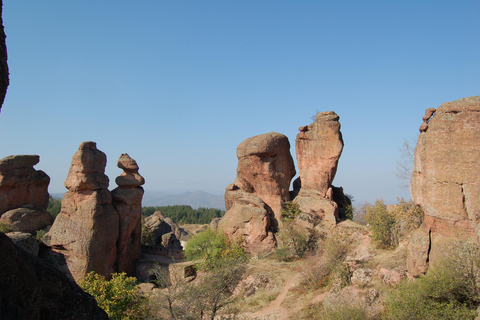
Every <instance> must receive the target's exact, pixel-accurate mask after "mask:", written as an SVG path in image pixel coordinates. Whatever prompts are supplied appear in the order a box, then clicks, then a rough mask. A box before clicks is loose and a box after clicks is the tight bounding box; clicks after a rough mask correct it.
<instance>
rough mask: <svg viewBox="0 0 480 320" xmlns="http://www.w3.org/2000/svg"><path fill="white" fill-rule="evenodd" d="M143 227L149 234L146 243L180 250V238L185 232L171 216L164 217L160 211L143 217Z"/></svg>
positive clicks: (185, 234) (184, 235) (183, 236)
mask: <svg viewBox="0 0 480 320" xmlns="http://www.w3.org/2000/svg"><path fill="white" fill-rule="evenodd" d="M143 228H144V229H145V232H146V233H148V234H149V235H150V237H149V238H150V239H148V240H147V241H148V242H149V243H147V244H149V245H153V246H162V247H165V248H167V249H173V250H182V245H181V243H180V240H182V239H185V237H186V236H187V233H186V232H185V231H184V230H183V229H182V228H180V227H179V226H178V225H177V223H176V222H175V221H173V220H172V219H171V218H168V217H164V216H163V214H162V213H161V212H160V211H156V212H155V213H154V214H152V215H151V216H149V217H147V218H145V221H144V225H143ZM146 238H147V237H146Z"/></svg>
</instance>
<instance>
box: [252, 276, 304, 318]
mask: <svg viewBox="0 0 480 320" xmlns="http://www.w3.org/2000/svg"><path fill="white" fill-rule="evenodd" d="M300 276H301V275H300V273H297V274H296V275H295V276H293V277H291V278H290V279H288V281H287V282H286V283H285V285H284V286H283V289H282V291H280V293H279V294H278V296H277V298H276V299H275V300H273V301H272V302H271V303H270V304H269V305H268V306H267V307H265V308H263V309H261V310H259V311H257V312H255V313H253V314H252V315H251V317H252V319H278V320H287V319H290V313H289V311H288V310H286V309H285V308H283V307H282V306H281V305H282V302H283V300H285V297H286V295H287V293H288V290H290V288H293V287H294V286H295V284H296V283H297V281H298V280H299V279H300ZM290 311H292V310H290Z"/></svg>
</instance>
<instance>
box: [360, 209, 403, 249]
mask: <svg viewBox="0 0 480 320" xmlns="http://www.w3.org/2000/svg"><path fill="white" fill-rule="evenodd" d="M362 209H363V211H364V212H365V220H366V221H367V223H368V224H369V225H370V228H371V230H372V233H373V236H372V238H373V240H375V241H376V242H377V245H378V247H380V248H385V249H390V248H393V247H395V246H396V240H397V239H396V229H395V227H396V222H397V221H396V217H395V215H394V214H392V213H390V212H388V210H387V206H386V205H385V203H384V202H383V200H377V201H376V202H375V204H374V205H370V204H368V203H366V204H365V205H364V206H363V208H362Z"/></svg>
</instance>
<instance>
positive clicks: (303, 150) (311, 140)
mask: <svg viewBox="0 0 480 320" xmlns="http://www.w3.org/2000/svg"><path fill="white" fill-rule="evenodd" d="M339 118H340V117H339V116H338V115H337V114H336V113H335V112H333V111H328V112H323V113H319V114H318V115H317V118H316V120H315V122H314V123H312V124H310V125H309V126H303V127H300V128H299V130H300V133H299V134H298V135H297V139H296V140H295V147H296V150H297V162H298V170H299V171H300V179H301V180H302V188H304V189H313V190H316V191H317V192H318V193H319V194H320V195H321V196H323V197H326V196H327V192H328V189H329V188H330V186H331V185H332V182H333V179H334V178H335V174H336V173H337V165H338V159H340V156H341V154H342V150H343V140H342V133H341V132H340V122H338V120H339Z"/></svg>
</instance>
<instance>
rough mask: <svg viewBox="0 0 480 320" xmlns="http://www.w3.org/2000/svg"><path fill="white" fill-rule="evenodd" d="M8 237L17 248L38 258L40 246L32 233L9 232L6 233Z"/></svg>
mask: <svg viewBox="0 0 480 320" xmlns="http://www.w3.org/2000/svg"><path fill="white" fill-rule="evenodd" d="M6 235H7V237H9V238H10V240H12V241H13V243H14V244H15V245H16V246H17V247H20V248H22V249H23V250H25V251H27V252H28V253H30V254H31V255H34V256H36V257H37V256H38V251H39V249H40V244H39V241H38V240H37V239H35V238H34V237H33V236H32V235H31V234H30V233H24V232H18V231H14V232H9V233H6Z"/></svg>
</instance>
